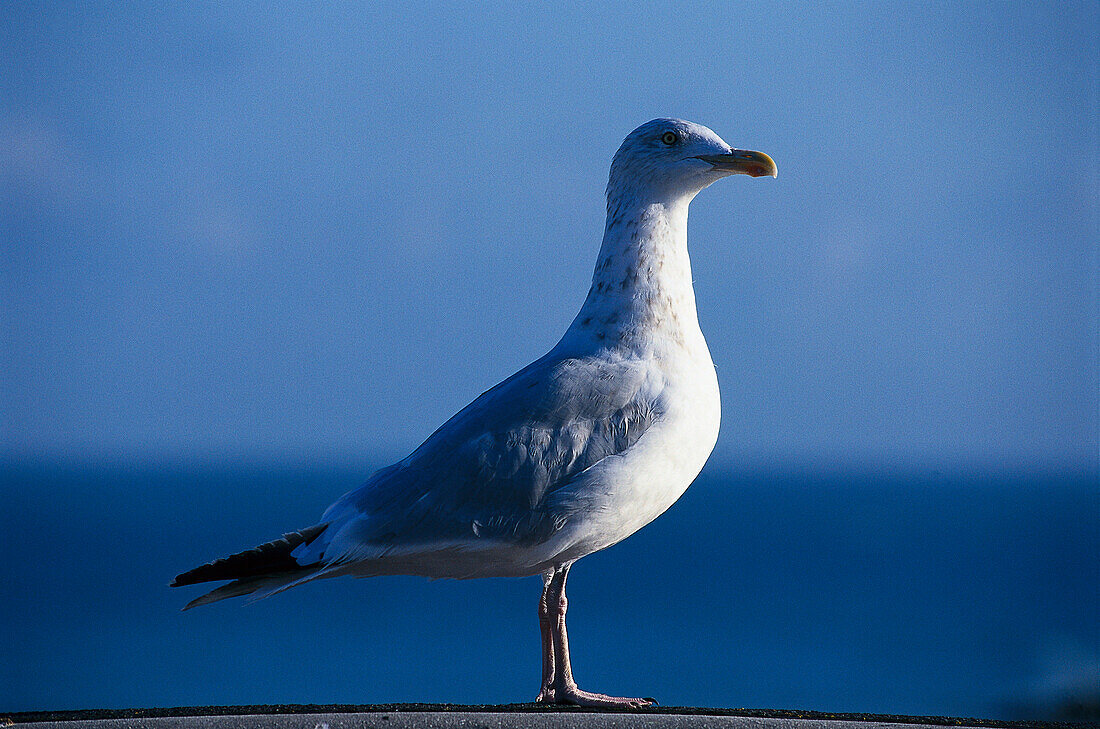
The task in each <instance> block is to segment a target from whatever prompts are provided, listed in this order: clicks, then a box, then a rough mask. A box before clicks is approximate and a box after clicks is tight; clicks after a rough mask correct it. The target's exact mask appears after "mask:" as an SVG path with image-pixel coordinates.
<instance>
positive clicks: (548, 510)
mask: <svg viewBox="0 0 1100 729" xmlns="http://www.w3.org/2000/svg"><path fill="white" fill-rule="evenodd" d="M735 174H745V175H751V176H753V177H759V176H762V175H771V176H772V177H774V176H775V175H776V167H775V163H774V162H773V161H772V159H771V158H770V157H769V156H768V155H766V154H763V153H761V152H750V151H744V150H740V149H732V148H731V147H730V145H728V144H726V143H725V142H724V141H722V139H721V138H720V137H719V136H718V135H717V134H715V133H714V132H712V131H711V130H710V129H707V128H706V127H704V126H701V125H699V124H693V123H691V122H687V121H682V120H679V119H654V120H653V121H650V122H647V123H645V124H643V125H642V126H640V127H638V128H637V129H635V130H634V131H633V132H631V133H630V135H629V136H627V138H626V139H625V140H624V141H623V144H622V146H621V147H620V148H619V151H618V152H617V153H616V154H615V158H614V160H613V161H612V162H611V174H610V178H609V180H608V183H607V223H606V226H605V228H604V235H603V245H602V246H601V248H600V254H599V258H598V259H597V261H596V270H595V273H594V274H593V275H592V288H591V289H589V291H588V297H587V298H586V299H585V301H584V305H583V306H581V310H580V312H579V313H578V314H577V317H576V318H575V319H574V320H573V323H572V324H570V325H569V329H567V330H566V332H565V335H564V336H563V337H562V338H561V341H559V342H558V343H557V345H556V346H555V347H554V348H553V349H551V350H550V352H548V353H547V354H546V355H545V356H544V357H542V358H540V359H538V360H536V361H534V362H532V363H531V364H529V365H527V366H526V367H524V368H523V369H521V370H520V371H519V372H517V373H516V374H514V375H512V376H511V377H509V378H508V379H506V380H504V381H503V382H501V383H500V384H499V385H497V386H496V387H494V388H492V389H491V390H489V391H487V392H485V393H484V394H482V395H481V396H480V397H478V398H477V399H476V400H474V401H473V402H472V403H470V404H469V405H467V406H466V407H465V408H464V409H462V410H461V411H460V412H459V413H458V414H457V415H455V416H454V417H452V418H451V419H450V420H448V421H447V422H446V423H444V424H443V426H442V427H441V428H439V430H437V431H435V433H433V434H432V435H431V436H430V437H429V438H428V439H427V440H426V441H424V443H423V444H422V445H421V446H420V447H419V448H417V449H416V450H415V451H413V452H412V454H411V455H409V456H408V457H407V458H405V459H404V460H402V461H400V462H398V463H395V464H393V465H392V466H388V467H386V468H383V469H381V470H380V471H378V472H376V473H375V474H374V475H372V476H371V477H370V479H369V480H368V481H367V482H366V483H365V484H364V485H363V486H361V487H360V488H357V489H355V490H354V491H350V492H348V493H347V494H345V495H344V496H343V497H342V498H340V500H339V501H337V502H336V503H335V504H333V505H332V506H330V507H329V508H328V510H327V511H325V513H324V515H323V516H322V517H321V520H320V521H319V522H318V523H317V524H315V525H313V526H310V527H307V528H305V529H302V530H301V531H296V532H291V533H289V534H285V535H284V536H283V538H282V539H278V540H276V541H273V542H269V543H267V544H263V545H260V546H259V547H256V548H255V549H251V550H248V551H245V552H241V553H239V554H234V555H232V556H230V557H225V558H223V559H218V560H215V561H213V562H210V563H209V564H205V565H203V566H201V567H197V568H195V569H193V570H191V571H189V572H185V573H183V574H181V575H179V576H178V577H176V579H175V581H174V582H173V583H172V586H173V587H178V586H181V585H191V584H195V583H199V582H209V581H213V580H232V582H230V583H229V584H227V585H223V586H221V587H218V588H217V589H215V590H213V591H212V592H209V593H207V594H205V595H203V596H202V597H199V598H197V599H196V600H193V601H192V602H191V603H189V604H188V605H187V608H191V607H196V606H198V605H205V604H207V603H211V602H215V601H217V600H222V599H224V598H227V597H235V596H238V595H248V594H251V595H253V598H252V599H259V598H261V597H267V596H268V595H272V594H275V593H277V592H281V591H283V590H286V589H288V588H290V587H295V586H297V585H300V584H302V583H305V582H309V581H311V580H316V579H318V578H322V577H336V576H338V575H351V576H353V577H374V576H377V575H423V576H426V577H450V578H457V579H466V578H470V577H521V576H526V575H542V577H543V591H542V597H541V598H540V600H539V608H538V611H539V625H540V627H541V632H542V690H541V691H540V693H539V695H538V698H537V701H540V702H549V703H559V704H579V705H582V706H603V707H637V706H646V705H649V704H652V703H654V702H653V700H652V699H637V698H622V697H614V696H607V695H604V694H598V693H592V692H590V691H582V690H581V689H580V688H579V687H578V686H577V684H576V682H575V681H574V680H573V672H572V669H571V667H570V665H569V642H568V638H567V635H566V630H565V609H566V599H565V580H566V577H567V576H568V575H569V569H570V567H571V566H572V565H573V563H574V562H575V561H577V560H578V559H580V558H581V557H584V556H585V555H587V554H592V553H593V552H596V551H598V550H601V549H604V548H606V547H610V546H611V545H612V544H615V543H616V542H619V541H621V540H622V539H625V538H626V537H628V536H630V535H631V534H633V533H634V532H635V531H637V530H638V529H640V528H641V527H643V526H645V525H646V524H648V523H649V522H650V521H652V520H653V519H655V518H656V517H657V516H659V515H660V514H661V513H663V512H664V511H665V510H666V509H668V507H670V506H671V505H672V504H673V503H674V502H675V501H676V500H677V499H678V498H680V495H681V494H683V493H684V491H685V490H687V487H688V486H689V485H690V484H691V482H692V481H693V480H694V479H695V477H696V476H697V475H698V474H699V471H700V470H701V469H702V468H703V464H704V463H705V462H706V460H707V457H708V456H709V455H710V452H711V450H712V449H713V448H714V443H715V441H716V440H717V438H718V422H719V417H720V413H719V410H720V404H719V397H718V378H717V377H716V376H715V372H714V363H713V362H711V359H710V351H709V350H708V349H707V343H706V341H705V340H704V339H703V333H702V332H701V331H700V330H699V320H698V316H697V315H696V311H695V292H694V290H693V289H692V278H691V265H690V262H689V261H688V249H687V218H688V204H689V203H690V202H691V200H692V199H693V198H694V197H695V196H696V195H697V194H698V193H699V191H701V190H702V189H703V188H705V187H707V186H708V185H710V184H711V183H712V182H714V181H716V180H718V179H720V178H722V177H727V176H729V175H735ZM185 609H186V608H185Z"/></svg>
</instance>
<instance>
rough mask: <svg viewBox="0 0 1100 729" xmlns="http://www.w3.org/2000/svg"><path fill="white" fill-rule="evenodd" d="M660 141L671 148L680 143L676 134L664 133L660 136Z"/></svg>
mask: <svg viewBox="0 0 1100 729" xmlns="http://www.w3.org/2000/svg"><path fill="white" fill-rule="evenodd" d="M661 141H662V142H664V143H665V144H667V145H668V146H670V147H671V146H672V145H674V144H676V143H677V142H679V141H680V137H679V135H677V134H676V132H665V133H664V134H662V135H661Z"/></svg>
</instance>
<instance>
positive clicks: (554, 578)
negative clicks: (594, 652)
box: [538, 564, 657, 708]
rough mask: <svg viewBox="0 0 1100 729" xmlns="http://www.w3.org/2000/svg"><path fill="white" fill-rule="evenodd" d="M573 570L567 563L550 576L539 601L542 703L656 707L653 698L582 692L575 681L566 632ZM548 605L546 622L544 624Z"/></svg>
mask: <svg viewBox="0 0 1100 729" xmlns="http://www.w3.org/2000/svg"><path fill="white" fill-rule="evenodd" d="M569 567H570V565H569V564H565V565H562V566H560V567H558V568H557V569H555V570H554V571H553V572H550V573H549V576H548V577H547V578H546V582H545V587H544V589H543V592H542V599H541V600H540V602H539V619H540V623H541V624H542V625H543V662H542V667H543V688H542V693H540V694H539V698H538V700H539V701H543V702H547V703H557V704H576V705H578V706H601V707H615V708H638V707H641V706H652V705H653V704H656V703H657V702H656V701H654V700H653V699H631V698H624V697H620V696H607V695H606V694H597V693H592V692H591V691H582V690H581V689H580V688H579V687H578V686H577V682H576V681H574V680H573V668H572V666H571V665H570V663H569V635H568V633H567V632H566V630H565V611H566V608H567V607H568V606H569V602H568V600H567V599H566V597H565V578H566V577H568V575H569ZM544 605H545V608H546V609H545V616H546V620H545V621H543V615H544V612H543V606H544ZM547 626H548V627H549V630H547ZM547 632H549V637H550V643H551V651H550V653H551V655H550V657H549V659H548V658H547V655H546V654H547V646H546V636H547ZM548 674H549V676H550V678H549V680H548V679H547V675H548Z"/></svg>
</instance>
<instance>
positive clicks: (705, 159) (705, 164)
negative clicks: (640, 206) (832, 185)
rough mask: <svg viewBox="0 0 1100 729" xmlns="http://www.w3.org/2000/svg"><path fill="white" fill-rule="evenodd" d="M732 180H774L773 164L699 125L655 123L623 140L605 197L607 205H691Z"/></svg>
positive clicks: (672, 122) (680, 121) (612, 168)
mask: <svg viewBox="0 0 1100 729" xmlns="http://www.w3.org/2000/svg"><path fill="white" fill-rule="evenodd" d="M730 175H749V176H751V177H762V176H764V175H771V176H772V177H775V176H776V168H775V162H773V161H772V158H771V157H769V156H768V155H766V154H764V153H763V152H751V151H748V150H743V149H734V148H732V147H730V145H728V144H726V143H725V142H724V141H723V140H722V138H721V137H719V136H718V135H717V134H715V133H714V132H712V131H711V130H710V129H707V128H706V127H704V126H703V125H701V124H695V123H692V122H689V121H684V120H682V119H654V120H653V121H649V122H646V123H645V124H643V125H641V126H640V127H638V128H637V129H635V130H634V131H632V132H631V133H630V134H628V135H627V137H626V139H625V140H623V143H622V146H620V147H619V151H618V152H616V153H615V158H614V160H612V162H611V175H610V177H609V179H608V182H607V194H608V199H609V201H610V199H611V198H612V196H613V195H632V196H640V197H643V198H650V199H663V200H666V201H668V202H673V201H677V200H684V199H685V198H686V200H687V201H690V200H691V198H693V197H695V195H696V194H698V193H699V191H700V190H702V189H703V188H705V187H706V186H708V185H710V184H711V183H712V182H715V181H716V180H720V179H721V178H723V177H728V176H730Z"/></svg>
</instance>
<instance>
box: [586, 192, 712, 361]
mask: <svg viewBox="0 0 1100 729" xmlns="http://www.w3.org/2000/svg"><path fill="white" fill-rule="evenodd" d="M689 202H690V198H689V199H686V200H682V201H674V202H669V201H667V200H665V201H640V200H637V201H624V200H623V199H622V198H618V199H616V198H609V199H608V206H607V224H606V226H605V228H604V236H603V245H602V246H601V247H600V255H599V258H598V259H597V261H596V270H595V272H594V273H593V274H592V288H591V289H589V291H588V297H587V298H586V299H585V302H584V305H583V306H582V307H581V310H580V313H579V314H577V318H576V319H575V320H574V321H573V324H572V325H571V326H570V328H569V333H570V334H573V335H574V336H575V337H577V338H578V339H579V340H581V341H588V342H589V344H591V345H593V346H596V347H600V348H603V347H613V348H621V349H628V350H634V351H635V352H637V353H639V354H654V353H656V354H658V355H665V354H673V352H665V351H664V350H666V349H677V350H682V349H684V348H687V349H689V350H692V351H697V350H698V348H699V347H700V346H701V347H702V349H703V350H704V351H705V349H706V343H705V342H704V341H703V335H702V332H700V330H699V320H698V316H697V314H696V310H695V291H694V289H693V288H692V281H691V262H690V261H689V260H688V250H687V213H688V203H689ZM708 356H709V355H708Z"/></svg>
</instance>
